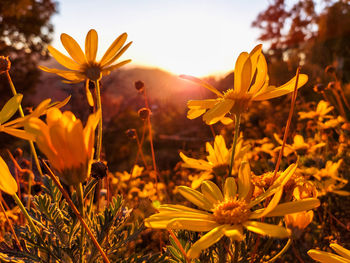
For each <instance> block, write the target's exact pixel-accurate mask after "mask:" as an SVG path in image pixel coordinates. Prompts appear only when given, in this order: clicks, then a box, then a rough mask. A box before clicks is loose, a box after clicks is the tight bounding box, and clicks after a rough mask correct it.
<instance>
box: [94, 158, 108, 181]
mask: <svg viewBox="0 0 350 263" xmlns="http://www.w3.org/2000/svg"><path fill="white" fill-rule="evenodd" d="M107 170H108V167H107V165H106V164H105V163H104V162H94V163H93V164H92V165H91V176H92V177H93V178H95V179H102V178H104V177H106V176H107Z"/></svg>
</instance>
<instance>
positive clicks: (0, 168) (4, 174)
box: [0, 156, 18, 195]
mask: <svg viewBox="0 0 350 263" xmlns="http://www.w3.org/2000/svg"><path fill="white" fill-rule="evenodd" d="M0 190H1V191H3V192H5V193H7V194H9V195H14V194H15V193H16V192H17V190H18V188H17V182H16V180H15V179H14V178H13V176H12V175H11V173H10V171H9V168H8V167H7V164H6V163H5V161H4V160H3V159H2V157H1V156H0Z"/></svg>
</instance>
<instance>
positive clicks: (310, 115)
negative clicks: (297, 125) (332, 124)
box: [298, 100, 334, 121]
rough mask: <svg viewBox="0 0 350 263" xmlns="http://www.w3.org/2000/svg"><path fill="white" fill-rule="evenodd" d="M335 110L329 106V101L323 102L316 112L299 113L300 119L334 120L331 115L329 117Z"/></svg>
mask: <svg viewBox="0 0 350 263" xmlns="http://www.w3.org/2000/svg"><path fill="white" fill-rule="evenodd" d="M333 109H334V107H333V106H329V103H328V102H327V101H324V100H321V101H320V102H319V103H318V104H317V107H316V111H308V112H298V114H299V119H301V120H303V119H318V120H319V121H322V120H323V118H332V116H331V115H327V114H328V113H329V112H330V111H332V110H333Z"/></svg>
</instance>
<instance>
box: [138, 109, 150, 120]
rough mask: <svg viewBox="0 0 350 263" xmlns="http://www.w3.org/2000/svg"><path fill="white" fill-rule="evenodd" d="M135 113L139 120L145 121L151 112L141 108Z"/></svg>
mask: <svg viewBox="0 0 350 263" xmlns="http://www.w3.org/2000/svg"><path fill="white" fill-rule="evenodd" d="M137 113H138V114H139V117H140V118H141V120H147V118H148V117H149V115H150V114H151V111H150V110H149V109H147V108H142V109H139V110H138V112H137Z"/></svg>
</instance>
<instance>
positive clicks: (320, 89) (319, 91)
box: [314, 84, 326, 93]
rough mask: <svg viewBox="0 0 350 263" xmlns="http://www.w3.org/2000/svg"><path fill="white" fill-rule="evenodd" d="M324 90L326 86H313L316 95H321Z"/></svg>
mask: <svg viewBox="0 0 350 263" xmlns="http://www.w3.org/2000/svg"><path fill="white" fill-rule="evenodd" d="M325 89H326V86H325V85H324V84H316V85H315V86H314V91H315V92H317V93H321V92H323V91H324V90H325Z"/></svg>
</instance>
